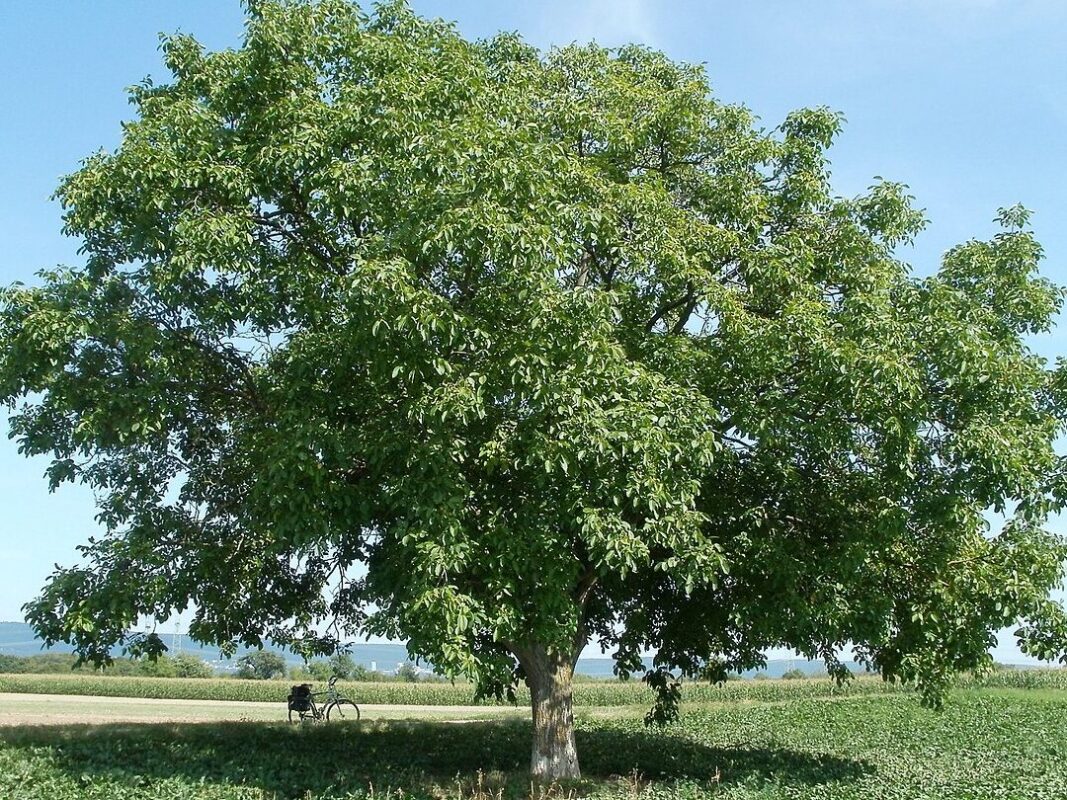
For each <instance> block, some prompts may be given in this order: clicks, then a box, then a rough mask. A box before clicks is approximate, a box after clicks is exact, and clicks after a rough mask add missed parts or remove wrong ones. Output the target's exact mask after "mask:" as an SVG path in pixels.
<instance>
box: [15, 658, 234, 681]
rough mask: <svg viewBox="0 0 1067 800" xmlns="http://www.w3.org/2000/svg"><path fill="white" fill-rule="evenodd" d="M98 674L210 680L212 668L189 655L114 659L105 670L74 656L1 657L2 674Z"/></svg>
mask: <svg viewBox="0 0 1067 800" xmlns="http://www.w3.org/2000/svg"><path fill="white" fill-rule="evenodd" d="M71 671H78V672H95V673H98V674H101V675H109V676H111V675H115V676H119V675H140V676H151V677H160V678H211V677H214V675H215V670H214V669H212V667H211V665H210V664H208V663H206V662H205V661H203V660H202V659H200V658H198V657H197V656H194V655H190V654H189V653H178V654H177V655H175V656H173V657H172V656H166V655H161V656H159V657H158V658H157V659H155V660H151V659H147V658H142V659H130V658H115V659H112V660H111V663H110V664H108V665H107V666H106V667H95V666H93V665H92V664H86V663H82V664H79V663H78V659H77V656H75V655H73V654H71V653H39V654H36V655H32V656H11V655H0V673H4V672H8V673H31V674H42V673H44V674H49V673H59V674H63V673H69V672H71Z"/></svg>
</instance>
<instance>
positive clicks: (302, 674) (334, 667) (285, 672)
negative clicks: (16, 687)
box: [0, 650, 444, 683]
mask: <svg viewBox="0 0 1067 800" xmlns="http://www.w3.org/2000/svg"><path fill="white" fill-rule="evenodd" d="M234 664H235V666H236V670H235V671H233V672H229V671H227V672H219V671H217V670H216V669H215V668H214V667H213V666H212V665H211V664H209V663H208V662H207V661H204V660H203V659H202V658H200V657H198V656H194V655H191V654H189V653H177V654H175V655H173V656H172V655H162V656H160V657H159V658H157V659H156V660H154V661H152V660H149V659H147V658H140V659H134V658H114V659H112V662H111V663H110V664H108V665H107V666H104V667H95V666H93V665H91V664H78V663H77V657H76V656H75V655H74V654H73V653H39V654H36V655H32V656H13V655H5V654H3V653H0V673H7V674H24V675H28V674H33V675H56V674H62V673H68V672H77V673H82V674H95V675H113V676H117V677H143V678H218V677H233V678H243V679H260V680H270V679H273V680H278V679H285V678H288V679H292V680H311V681H320V682H325V681H327V680H329V678H330V677H331V676H332V675H336V676H337V677H338V678H340V679H341V680H346V681H371V682H377V681H399V682H403V683H416V682H420V681H438V680H444V679H443V678H440V677H439V676H436V675H428V674H426V673H425V672H420V671H419V670H418V669H417V668H416V667H415V665H414V664H402V665H400V667H399V668H398V669H397V671H396V672H395V673H385V672H375V671H372V670H369V669H367V668H366V667H363V666H362V665H360V664H357V663H356V662H355V661H354V660H353V659H352V657H351V656H349V655H347V654H344V653H341V654H338V655H336V656H333V657H332V658H330V659H329V660H324V659H320V660H317V661H312V662H311V663H309V664H307V665H304V666H296V667H294V666H291V665H288V664H286V662H285V659H284V658H283V657H282V656H281V655H280V654H278V653H274V652H271V651H268V650H263V651H259V652H255V653H248V654H247V655H244V656H241V657H240V658H238V659H237V660H236V661H235V662H234Z"/></svg>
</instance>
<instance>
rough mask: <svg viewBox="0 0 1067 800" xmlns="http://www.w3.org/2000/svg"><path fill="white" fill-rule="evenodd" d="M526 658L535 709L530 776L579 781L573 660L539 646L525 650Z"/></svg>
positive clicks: (527, 677)
mask: <svg viewBox="0 0 1067 800" xmlns="http://www.w3.org/2000/svg"><path fill="white" fill-rule="evenodd" d="M523 656H524V657H523V658H521V659H520V660H521V662H522V665H523V669H525V670H526V680H527V683H528V684H529V686H530V700H531V706H532V709H533V754H532V756H531V759H530V773H531V775H532V776H533V778H534V780H537V781H542V782H545V783H551V782H553V781H559V780H571V779H574V778H580V777H581V771H580V770H579V769H578V751H577V749H576V748H575V746H574V713H573V710H572V704H571V691H572V687H571V678H572V677H573V675H574V662H573V659H572V658H571V657H570V656H569V655H561V654H559V653H553V652H550V651H548V650H547V649H546V648H544V647H542V646H540V645H534V646H532V647H529V648H524V652H523Z"/></svg>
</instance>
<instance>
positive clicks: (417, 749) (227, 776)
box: [0, 681, 1067, 800]
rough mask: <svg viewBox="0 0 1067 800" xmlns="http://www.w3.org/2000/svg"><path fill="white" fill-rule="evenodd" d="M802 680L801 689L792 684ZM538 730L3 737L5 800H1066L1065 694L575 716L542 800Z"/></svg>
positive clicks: (204, 727)
mask: <svg viewBox="0 0 1067 800" xmlns="http://www.w3.org/2000/svg"><path fill="white" fill-rule="evenodd" d="M228 683H231V684H232V683H234V682H228ZM803 683H804V682H802V681H791V682H790V683H789V684H788V686H789V690H790V691H792V690H793V689H794V687H796V686H798V685H802V684H803ZM258 685H261V686H262V685H263V684H262V683H260V684H258ZM733 685H734V684H730V686H731V687H732V686H733ZM754 685H755V684H751V683H750V684H748V688H751V687H753V686H754ZM764 685H766V686H771V685H778V686H783V684H781V683H778V682H771V681H767V682H764ZM418 688H419V689H420V690H425V689H426V688H428V687H425V686H420V687H418ZM432 688H434V689H436V688H438V687H432ZM529 736H530V731H529V722H528V721H525V720H509V721H499V722H470V723H467V724H464V725H456V724H449V723H429V722H421V723H411V722H387V723H383V722H376V723H363V724H359V725H354V726H306V727H303V728H300V727H290V726H287V725H284V724H264V723H252V722H248V723H228V724H186V725H177V724H172V725H165V724H158V725H129V724H111V725H99V726H85V725H69V726H61V727H23V728H6V729H4V728H0V797H5V798H11V799H12V800H45V799H46V798H47V800H74V798H78V800H82V798H86V799H87V800H94V799H95V800H102V799H103V798H107V800H158V798H161V797H167V798H186V799H187V800H253V799H254V800H282V799H283V798H307V800H341V799H342V798H366V799H367V800H385V799H386V798H389V800H403V799H404V798H420V799H421V798H425V799H426V800H446V798H462V799H463V800H505V799H506V798H514V797H529V796H531V794H532V796H533V797H535V798H537V800H548V799H549V798H558V800H569V799H570V798H577V797H579V796H581V797H597V798H605V799H609V798H610V799H612V800H615V799H617V800H624V799H625V800H635V799H636V798H642V799H647V800H674V799H675V798H677V799H678V800H683V799H684V800H688V799H689V798H698V797H716V798H749V799H754V798H760V799H761V800H772V798H791V799H792V800H829V799H830V798H833V799H834V800H851V799H852V798H864V800H872V799H873V800H898V799H900V798H908V800H923V799H924V798H939V799H940V800H965V799H966V800H972V799H976V798H992V797H999V798H1012V799H1013V800H1044V799H1046V798H1047V799H1051V798H1062V797H1065V796H1067V770H1065V769H1064V764H1065V763H1067V691H1064V690H1062V689H1050V688H1046V689H1044V690H1042V691H1021V690H1015V689H1008V690H1005V689H995V688H993V689H991V688H985V689H977V688H971V689H966V690H956V691H954V692H953V693H952V694H951V695H950V697H949V699H948V702H947V704H946V706H945V708H944V710H943V711H940V712H934V711H928V710H926V709H923V708H921V707H920V705H919V703H918V700H917V698H916V697H914V696H913V695H910V694H909V695H905V694H883V695H873V696H867V697H854V698H851V699H849V700H848V701H846V702H833V701H827V700H824V699H819V698H799V699H792V700H787V701H785V702H754V703H739V704H708V705H703V706H701V705H690V706H689V707H688V708H687V709H686V710H685V713H683V715H682V719H681V721H680V722H678V723H676V724H673V725H671V726H670V727H668V728H666V729H664V730H660V731H657V730H650V729H647V728H645V727H644V725H643V724H642V722H641V719H640V714H639V713H637V712H636V711H635V712H633V713H627V714H625V715H623V716H616V717H609V718H604V717H601V716H595V715H592V714H586V713H582V712H581V711H580V712H579V714H578V723H577V737H578V743H579V746H580V747H581V748H582V753H583V756H584V762H583V768H584V777H583V780H582V781H581V782H580V783H577V784H573V785H567V786H564V787H563V788H557V789H553V790H548V789H534V790H533V791H532V792H531V786H530V783H529V778H528V775H527V773H526V767H527V761H528V757H529V752H528V748H529Z"/></svg>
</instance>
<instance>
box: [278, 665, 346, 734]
mask: <svg viewBox="0 0 1067 800" xmlns="http://www.w3.org/2000/svg"><path fill="white" fill-rule="evenodd" d="M336 683H337V676H336V675H334V676H332V677H331V678H330V682H329V686H328V688H327V689H326V691H325V692H313V691H311V684H310V683H302V684H300V685H299V686H294V687H293V689H292V691H291V692H290V693H289V722H291V723H296V722H322V721H324V720H325V721H326V722H329V721H330V720H333V719H336V720H338V721H349V722H358V721H359V706H357V705H356V703H355V701H354V700H351V699H349V698H347V697H345V696H344V695H342V694H341V693H340V692H339V691H337V688H336V686H335V684H336ZM323 695H325V697H326V700H325V702H322V703H321V704H319V703H316V702H315V698H316V697H322V696H323Z"/></svg>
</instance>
